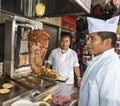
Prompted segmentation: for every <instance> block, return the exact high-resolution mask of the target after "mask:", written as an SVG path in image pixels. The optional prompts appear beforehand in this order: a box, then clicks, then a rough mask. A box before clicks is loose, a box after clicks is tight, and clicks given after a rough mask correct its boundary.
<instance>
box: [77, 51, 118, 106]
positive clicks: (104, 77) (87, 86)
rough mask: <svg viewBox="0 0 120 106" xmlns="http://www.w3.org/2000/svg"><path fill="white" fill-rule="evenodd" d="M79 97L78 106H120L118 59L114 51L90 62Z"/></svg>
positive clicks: (107, 52) (106, 52)
mask: <svg viewBox="0 0 120 106" xmlns="http://www.w3.org/2000/svg"><path fill="white" fill-rule="evenodd" d="M79 96H80V98H79V105H78V106H120V59H119V57H118V55H117V54H116V53H115V52H114V49H110V50H107V51H105V52H104V53H102V54H101V55H99V56H97V57H94V59H93V60H91V62H90V63H89V66H88V68H87V70H86V71H85V73H84V76H83V79H82V82H81V88H80V92H79Z"/></svg>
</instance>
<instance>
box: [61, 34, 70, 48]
mask: <svg viewBox="0 0 120 106" xmlns="http://www.w3.org/2000/svg"><path fill="white" fill-rule="evenodd" d="M69 46H70V38H69V37H67V36H66V37H63V38H62V39H61V42H60V47H61V49H63V50H67V49H68V48H69Z"/></svg>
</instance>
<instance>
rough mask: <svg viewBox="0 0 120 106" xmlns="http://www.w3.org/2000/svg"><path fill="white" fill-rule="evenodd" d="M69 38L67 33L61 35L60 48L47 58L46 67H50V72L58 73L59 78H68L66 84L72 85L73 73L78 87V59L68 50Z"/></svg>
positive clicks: (74, 53) (73, 52)
mask: <svg viewBox="0 0 120 106" xmlns="http://www.w3.org/2000/svg"><path fill="white" fill-rule="evenodd" d="M69 46H70V36H69V34H68V33H63V34H62V35H61V41H60V47H58V48H56V49H54V50H52V52H51V54H50V56H49V57H48V63H47V67H48V68H50V67H51V66H52V70H53V71H55V72H59V73H60V75H61V76H65V77H67V78H68V80H67V81H66V84H72V85H73V84H74V71H75V74H76V76H77V78H78V81H77V83H78V86H79V85H80V69H79V63H78V57H77V54H76V52H75V51H73V50H72V49H70V48H69Z"/></svg>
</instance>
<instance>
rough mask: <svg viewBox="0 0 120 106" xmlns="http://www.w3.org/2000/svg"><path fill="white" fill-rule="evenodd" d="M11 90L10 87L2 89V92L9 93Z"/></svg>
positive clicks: (0, 90) (0, 92)
mask: <svg viewBox="0 0 120 106" xmlns="http://www.w3.org/2000/svg"><path fill="white" fill-rule="evenodd" d="M9 92H10V89H4V88H3V89H0V94H6V93H9Z"/></svg>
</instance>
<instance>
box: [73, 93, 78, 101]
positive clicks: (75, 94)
mask: <svg viewBox="0 0 120 106" xmlns="http://www.w3.org/2000/svg"><path fill="white" fill-rule="evenodd" d="M78 98H79V93H78V92H74V93H73V94H72V95H71V99H72V100H74V99H78Z"/></svg>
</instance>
